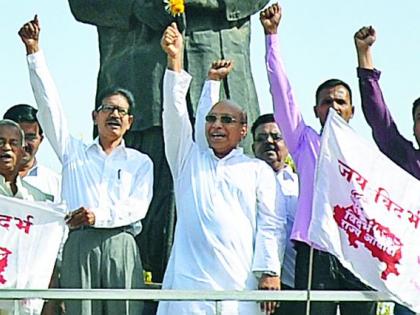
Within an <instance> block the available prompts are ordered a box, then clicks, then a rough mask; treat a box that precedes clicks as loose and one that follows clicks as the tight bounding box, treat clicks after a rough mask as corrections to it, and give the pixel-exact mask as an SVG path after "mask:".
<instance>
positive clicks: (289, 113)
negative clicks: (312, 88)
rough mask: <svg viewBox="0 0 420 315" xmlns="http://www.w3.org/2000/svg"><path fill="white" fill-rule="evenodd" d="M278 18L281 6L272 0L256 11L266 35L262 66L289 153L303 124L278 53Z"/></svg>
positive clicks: (294, 145)
mask: <svg viewBox="0 0 420 315" xmlns="http://www.w3.org/2000/svg"><path fill="white" fill-rule="evenodd" d="M280 20H281V7H280V6H279V5H278V4H273V5H272V6H270V7H268V8H267V9H265V10H263V11H261V13H260V21H261V24H262V26H263V28H264V33H265V35H266V66H267V74H268V79H269V82H270V92H271V96H272V99H273V110H274V117H275V119H276V122H277V124H278V125H279V127H280V128H281V130H282V132H283V135H284V138H285V141H286V143H287V146H288V148H289V151H290V153H291V154H292V156H293V155H294V154H295V153H296V150H297V149H298V147H299V141H300V140H301V137H302V136H303V131H304V129H305V127H306V126H305V123H304V121H303V118H302V115H301V113H300V111H299V108H298V106H297V105H296V102H295V99H294V95H293V92H292V88H291V86H290V83H289V80H288V78H287V76H286V72H285V69H284V66H283V62H282V60H281V57H280V51H279V43H278V38H277V29H278V26H279V24H280Z"/></svg>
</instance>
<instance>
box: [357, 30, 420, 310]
mask: <svg viewBox="0 0 420 315" xmlns="http://www.w3.org/2000/svg"><path fill="white" fill-rule="evenodd" d="M375 41H376V32H375V29H374V28H373V27H372V26H365V27H362V28H361V29H360V30H359V31H357V32H356V34H355V35H354V43H355V45H356V51H357V59H358V64H359V67H358V69H357V75H358V77H359V86H360V95H361V97H362V109H363V114H364V115H365V117H366V121H367V122H368V124H369V125H370V127H371V128H372V134H373V138H374V139H375V142H376V144H377V145H378V147H379V149H380V150H381V151H382V153H384V154H385V155H386V156H388V157H389V158H390V159H391V160H392V161H394V162H395V163H396V164H398V165H399V166H400V167H402V168H403V169H404V170H406V171H407V172H409V173H410V174H411V175H413V176H414V177H416V178H417V179H420V150H417V149H416V148H414V146H413V143H412V142H411V141H408V140H407V139H405V138H404V137H403V136H402V135H401V134H400V133H399V131H398V128H397V126H396V125H395V122H394V120H393V119H392V116H391V113H390V112H389V110H388V107H387V106H386V104H385V101H384V98H383V96H382V91H381V88H380V86H379V77H380V75H381V72H380V71H378V70H377V69H375V68H374V66H373V59H372V53H371V46H372V45H373V43H374V42H375ZM412 111H413V121H414V125H413V131H414V136H415V137H416V141H417V144H420V98H418V99H417V100H416V101H415V102H414V104H413V110H412ZM394 314H395V315H411V314H415V313H414V312H412V311H410V310H409V309H408V308H406V307H404V306H402V305H399V304H396V305H395V309H394Z"/></svg>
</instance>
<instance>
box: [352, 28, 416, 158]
mask: <svg viewBox="0 0 420 315" xmlns="http://www.w3.org/2000/svg"><path fill="white" fill-rule="evenodd" d="M375 41H376V31H375V29H374V28H373V27H372V26H365V27H362V28H361V29H360V30H358V31H357V32H356V33H355V35H354V43H355V46H356V52H357V60H358V66H359V68H358V69H357V74H358V77H359V88H360V96H361V99H362V110H363V114H364V115H365V118H366V121H367V122H368V124H369V125H370V127H371V128H372V134H373V137H374V139H375V142H376V144H377V145H378V147H379V148H380V149H381V151H382V152H384V153H385V154H386V155H387V156H388V157H390V158H391V159H393V160H394V161H395V162H396V163H398V162H399V161H400V159H401V158H402V157H403V156H405V153H404V151H405V150H407V149H408V148H411V145H410V144H409V142H408V141H407V140H406V139H405V138H404V137H403V136H401V135H400V133H399V132H398V128H397V126H396V124H395V122H394V120H393V119H392V116H391V113H390V111H389V109H388V107H387V106H386V104H385V100H384V97H383V95H382V91H381V88H380V86H379V78H380V72H379V71H378V70H376V69H375V68H374V64H373V57H372V46H373V44H374V43H375Z"/></svg>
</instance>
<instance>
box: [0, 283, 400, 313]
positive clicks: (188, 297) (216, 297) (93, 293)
mask: <svg viewBox="0 0 420 315" xmlns="http://www.w3.org/2000/svg"><path fill="white" fill-rule="evenodd" d="M34 298H35V299H43V300H55V299H58V300H108V299H110V300H153V301H214V302H215V314H216V315H218V314H221V304H220V302H222V301H232V300H235V301H256V302H264V301H306V302H320V301H324V302H338V301H358V302H369V301H378V302H379V301H391V300H392V299H391V297H390V295H388V294H385V293H380V292H375V291H324V290H322V291H307V290H305V291H297V290H293V291H263V290H259V291H189V290H156V289H141V290H140V289H48V290H36V289H32V290H28V289H25V290H24V289H0V300H20V299H34ZM308 305H309V303H308ZM307 311H309V308H307ZM308 314H309V313H308Z"/></svg>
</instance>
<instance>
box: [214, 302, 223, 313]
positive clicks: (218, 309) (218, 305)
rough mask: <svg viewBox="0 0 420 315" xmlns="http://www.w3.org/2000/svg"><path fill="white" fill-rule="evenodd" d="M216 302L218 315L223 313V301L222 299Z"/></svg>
mask: <svg viewBox="0 0 420 315" xmlns="http://www.w3.org/2000/svg"><path fill="white" fill-rule="evenodd" d="M215 302H216V315H222V303H221V302H220V301H217V300H216V301H215Z"/></svg>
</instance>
